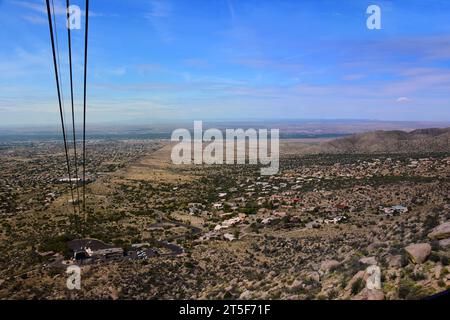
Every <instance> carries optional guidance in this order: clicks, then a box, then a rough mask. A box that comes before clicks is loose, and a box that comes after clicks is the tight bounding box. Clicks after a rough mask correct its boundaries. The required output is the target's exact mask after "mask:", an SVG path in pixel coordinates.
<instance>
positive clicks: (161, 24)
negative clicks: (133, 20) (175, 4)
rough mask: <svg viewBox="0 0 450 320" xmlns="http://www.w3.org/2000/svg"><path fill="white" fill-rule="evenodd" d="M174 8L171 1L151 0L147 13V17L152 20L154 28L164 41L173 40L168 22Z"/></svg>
mask: <svg viewBox="0 0 450 320" xmlns="http://www.w3.org/2000/svg"><path fill="white" fill-rule="evenodd" d="M172 10H173V9H172V4H171V3H170V2H169V1H167V0H152V1H150V10H149V11H148V12H146V13H145V18H146V19H147V20H148V21H149V22H150V24H151V25H152V26H153V29H154V30H155V31H156V32H157V33H158V36H159V37H160V39H161V40H162V41H164V42H171V41H172V40H173V37H172V34H171V32H170V28H169V24H168V20H169V18H170V17H171V15H172Z"/></svg>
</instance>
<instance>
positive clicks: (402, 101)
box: [396, 97, 412, 103]
mask: <svg viewBox="0 0 450 320" xmlns="http://www.w3.org/2000/svg"><path fill="white" fill-rule="evenodd" d="M396 101H397V102H398V103H407V102H411V101H412V100H411V99H409V98H408V97H399V98H397V100H396Z"/></svg>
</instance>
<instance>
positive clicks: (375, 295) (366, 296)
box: [352, 288, 384, 300]
mask: <svg viewBox="0 0 450 320" xmlns="http://www.w3.org/2000/svg"><path fill="white" fill-rule="evenodd" d="M352 300H384V293H383V291H381V290H376V289H367V288H364V289H363V290H361V292H360V293H358V294H357V295H356V296H354V297H353V298H352Z"/></svg>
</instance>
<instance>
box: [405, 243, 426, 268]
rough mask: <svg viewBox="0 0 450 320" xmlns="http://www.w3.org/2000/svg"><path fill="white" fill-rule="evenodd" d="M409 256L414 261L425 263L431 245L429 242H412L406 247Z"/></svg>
mask: <svg viewBox="0 0 450 320" xmlns="http://www.w3.org/2000/svg"><path fill="white" fill-rule="evenodd" d="M405 251H406V253H407V254H408V256H409V258H410V259H411V261H412V262H414V263H417V264H419V263H423V262H425V260H427V258H428V256H429V255H430V253H431V246H430V245H429V244H428V243H416V244H410V245H409V246H407V247H406V248H405Z"/></svg>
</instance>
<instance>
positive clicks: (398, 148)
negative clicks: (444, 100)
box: [308, 128, 450, 153]
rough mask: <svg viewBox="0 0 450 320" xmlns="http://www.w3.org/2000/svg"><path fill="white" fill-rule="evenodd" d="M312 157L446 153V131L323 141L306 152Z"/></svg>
mask: <svg viewBox="0 0 450 320" xmlns="http://www.w3.org/2000/svg"><path fill="white" fill-rule="evenodd" d="M308 151H309V152H312V153H404V152H411V153H413V152H450V128H428V129H417V130H413V131H411V132H405V131H400V130H393V131H381V130H379V131H373V132H367V133H360V134H354V135H351V136H347V137H344V138H339V139H335V140H331V141H326V142H323V143H320V144H318V145H315V146H311V147H310V149H309V150H308Z"/></svg>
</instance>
